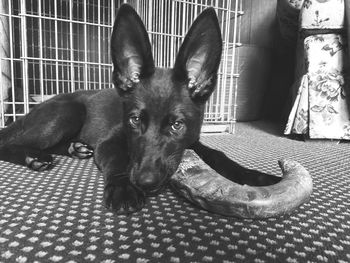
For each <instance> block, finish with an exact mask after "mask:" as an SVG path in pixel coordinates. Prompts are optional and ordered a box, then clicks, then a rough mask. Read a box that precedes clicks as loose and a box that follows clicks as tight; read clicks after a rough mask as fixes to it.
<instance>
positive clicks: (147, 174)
mask: <svg viewBox="0 0 350 263" xmlns="http://www.w3.org/2000/svg"><path fill="white" fill-rule="evenodd" d="M157 178H158V177H157V175H156V173H155V172H154V171H153V172H152V171H142V172H141V173H140V176H139V177H138V178H137V180H136V185H137V186H138V187H139V188H141V189H142V190H143V191H145V192H146V193H152V192H155V191H157V189H158V180H157Z"/></svg>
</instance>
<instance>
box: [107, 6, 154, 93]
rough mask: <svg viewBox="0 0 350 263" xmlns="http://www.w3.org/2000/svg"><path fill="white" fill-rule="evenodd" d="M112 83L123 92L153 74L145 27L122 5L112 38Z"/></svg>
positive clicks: (129, 7)
mask: <svg viewBox="0 0 350 263" xmlns="http://www.w3.org/2000/svg"><path fill="white" fill-rule="evenodd" d="M111 53H112V61H113V66H114V70H113V82H114V84H115V86H116V87H117V88H118V89H119V90H120V91H122V92H126V91H128V90H130V89H131V88H132V87H133V86H134V85H135V84H136V83H138V82H139V81H140V78H144V77H147V76H149V75H151V74H153V72H154V69H155V66H154V60H153V55H152V49H151V44H150V41H149V38H148V34H147V31H146V28H145V26H144V25H143V23H142V21H141V18H140V17H139V16H138V14H137V13H136V11H135V10H134V9H133V8H132V7H131V6H129V5H127V4H123V5H122V6H121V7H120V8H119V11H118V14H117V17H116V20H115V22H114V26H113V32H112V38H111Z"/></svg>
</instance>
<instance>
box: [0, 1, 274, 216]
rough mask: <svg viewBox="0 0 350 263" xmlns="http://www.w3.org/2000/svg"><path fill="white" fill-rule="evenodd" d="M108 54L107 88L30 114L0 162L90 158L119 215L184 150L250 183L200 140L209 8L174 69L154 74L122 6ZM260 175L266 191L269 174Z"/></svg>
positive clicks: (211, 32) (6, 133) (208, 81)
mask: <svg viewBox="0 0 350 263" xmlns="http://www.w3.org/2000/svg"><path fill="white" fill-rule="evenodd" d="M111 51H112V52H111V53H112V61H113V65H114V72H113V81H114V84H115V87H116V89H106V90H100V91H78V92H75V93H71V94H61V95H57V96H55V97H54V98H52V99H50V100H48V101H46V102H43V103H42V104H40V105H38V106H36V107H34V109H33V110H32V111H31V112H30V113H29V114H27V115H26V116H25V117H23V118H21V119H18V120H17V121H16V122H14V123H12V124H11V125H9V126H8V127H7V128H5V129H3V130H1V131H0V159H1V160H5V161H10V162H13V163H18V164H22V165H27V166H29V167H30V168H32V169H34V170H38V171H41V170H45V169H48V168H49V167H50V166H51V164H52V157H51V155H50V153H56V154H66V155H71V156H73V157H77V158H88V157H91V156H92V154H94V159H95V163H96V165H97V166H98V168H99V169H100V170H101V171H102V173H103V176H104V181H105V192H104V198H105V202H106V205H107V206H108V207H111V208H112V209H114V210H115V211H117V212H126V213H129V212H133V211H136V210H138V209H140V208H141V207H142V205H143V204H144V200H145V196H146V195H150V194H155V193H157V192H159V191H160V190H161V189H162V187H163V186H164V185H165V184H166V182H167V181H168V179H169V177H170V176H171V175H172V174H173V173H174V172H175V170H176V169H177V167H178V165H179V162H180V160H181V157H182V154H183V152H184V150H185V149H186V148H189V147H192V148H193V149H194V150H196V151H197V153H199V154H200V155H201V156H202V157H203V159H204V160H205V161H207V162H208V163H209V164H210V165H212V166H213V167H214V168H216V169H217V170H218V171H219V172H221V173H222V174H223V175H224V176H226V177H228V178H230V177H232V175H234V176H235V177H236V181H239V182H242V183H247V182H249V181H250V180H252V178H253V180H254V181H257V180H258V179H257V177H256V175H257V174H256V173H255V172H252V171H250V170H247V169H244V168H242V167H240V166H239V165H237V164H235V163H234V162H232V161H230V160H229V159H228V158H227V157H226V156H224V155H223V154H222V153H220V152H218V151H215V150H212V149H209V148H208V147H206V146H204V145H202V144H201V143H200V142H199V134H200V129H201V125H202V120H203V111H204V104H205V102H206V100H207V99H208V97H209V96H210V94H211V93H212V91H213V89H214V87H215V84H216V78H217V71H218V67H219V64H220V59H221V51H222V40H221V34H220V28H219V23H218V20H217V17H216V14H215V11H214V10H213V9H211V8H209V9H206V10H205V11H204V12H203V13H202V14H201V15H200V16H199V17H198V18H197V19H196V21H195V22H194V23H193V25H192V27H191V29H190V30H189V32H188V34H187V35H186V37H185V40H184V42H183V44H182V46H181V48H180V50H179V53H178V55H177V58H176V62H175V65H174V68H173V69H165V68H156V67H155V65H154V60H153V56H152V51H151V45H150V42H149V39H148V35H147V33H146V30H145V27H144V25H143V23H142V21H141V19H140V18H139V16H138V15H137V14H136V12H135V11H134V10H133V9H132V8H131V7H130V6H128V5H123V6H122V7H121V8H120V9H119V12H118V15H117V18H116V21H115V24H114V28H113V33H112V37H111ZM259 176H260V177H259V178H262V183H265V182H266V180H265V179H266V178H267V177H268V176H264V175H261V174H259ZM269 178H270V177H269ZM231 179H232V178H231ZM268 180H270V179H268ZM271 180H272V181H271ZM271 180H270V181H271V182H273V180H274V179H271Z"/></svg>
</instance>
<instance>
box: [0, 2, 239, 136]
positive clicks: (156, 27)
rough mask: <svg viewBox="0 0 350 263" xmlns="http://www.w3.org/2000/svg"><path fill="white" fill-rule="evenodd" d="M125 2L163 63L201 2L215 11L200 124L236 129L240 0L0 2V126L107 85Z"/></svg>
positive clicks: (168, 63) (174, 50)
mask: <svg viewBox="0 0 350 263" xmlns="http://www.w3.org/2000/svg"><path fill="white" fill-rule="evenodd" d="M124 2H127V3H129V4H131V5H132V6H133V7H134V8H135V9H136V10H137V12H138V13H139V14H140V16H141V18H142V20H143V21H144V23H145V26H146V29H147V31H148V33H149V37H150V40H151V43H152V47H153V54H154V59H155V63H156V65H157V66H160V67H172V66H173V65H174V60H175V57H176V53H177V51H178V49H179V47H180V45H181V43H182V40H183V38H184V36H185V34H186V32H187V30H188V28H189V26H190V25H191V23H192V22H193V20H194V19H195V18H196V17H197V15H198V14H199V13H200V12H201V11H202V10H203V9H205V8H206V7H208V6H212V7H214V8H215V10H216V11H217V14H218V17H219V21H220V26H221V29H222V35H223V47H224V49H223V56H222V63H221V66H220V69H219V78H218V85H217V89H216V91H215V92H214V94H213V95H212V96H211V98H210V100H209V102H208V103H207V104H206V111H205V123H206V124H216V127H219V126H220V125H219V126H218V125H217V124H221V127H225V128H230V131H233V128H234V122H235V105H236V102H235V100H236V97H237V96H236V93H237V78H238V73H237V72H238V69H237V65H238V61H237V59H238V54H237V50H238V49H237V47H239V46H240V44H239V43H240V41H239V40H240V38H239V33H240V31H239V28H240V16H241V15H242V14H243V11H242V0H227V1H221V0H147V1H146V0H129V1H122V0H116V1H115V0H46V1H40V0H5V1H0V20H1V23H0V44H1V45H0V71H1V76H0V85H1V93H0V126H1V127H4V126H6V125H8V124H9V123H11V122H12V121H15V120H16V119H17V118H18V117H20V116H23V115H25V114H26V113H28V112H29V111H30V109H31V108H32V107H33V106H34V105H35V104H38V103H40V102H42V101H44V100H46V99H48V98H50V97H52V96H54V95H56V94H59V93H67V92H74V91H75V90H79V89H85V90H90V89H104V88H111V87H112V84H111V73H112V64H111V60H110V53H109V39H110V36H111V29H112V25H113V22H114V18H115V14H116V10H117V8H118V7H119V6H120V5H121V4H122V3H124ZM222 125H223V126H222Z"/></svg>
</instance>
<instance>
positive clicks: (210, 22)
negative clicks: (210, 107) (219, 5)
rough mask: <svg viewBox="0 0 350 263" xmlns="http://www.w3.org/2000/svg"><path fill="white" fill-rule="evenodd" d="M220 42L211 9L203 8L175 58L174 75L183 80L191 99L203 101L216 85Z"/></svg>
mask: <svg viewBox="0 0 350 263" xmlns="http://www.w3.org/2000/svg"><path fill="white" fill-rule="evenodd" d="M221 52H222V39H221V32H220V26H219V21H218V18H217V16H216V13H215V10H214V9H213V8H207V9H205V10H204V11H203V12H202V13H201V14H200V15H199V16H198V18H197V19H196V20H195V21H194V23H193V24H192V26H191V28H190V30H189V31H188V33H187V35H186V37H185V40H184V42H183V44H182V46H181V48H180V50H179V53H178V55H177V57H176V61H175V66H174V74H175V75H174V76H175V78H176V79H177V80H179V81H181V82H183V81H185V82H186V84H187V86H188V89H189V92H190V96H191V98H192V99H193V100H196V101H199V102H201V101H202V102H204V101H206V100H207V99H208V98H209V96H210V94H211V93H212V91H213V90H214V87H215V85H216V79H217V71H218V68H219V65H220V60H221Z"/></svg>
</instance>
